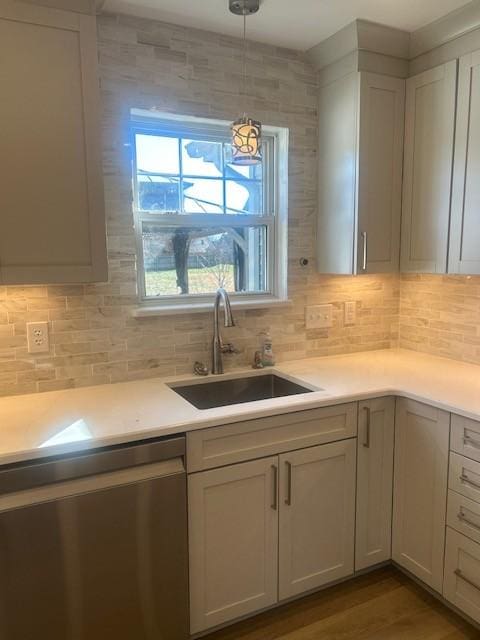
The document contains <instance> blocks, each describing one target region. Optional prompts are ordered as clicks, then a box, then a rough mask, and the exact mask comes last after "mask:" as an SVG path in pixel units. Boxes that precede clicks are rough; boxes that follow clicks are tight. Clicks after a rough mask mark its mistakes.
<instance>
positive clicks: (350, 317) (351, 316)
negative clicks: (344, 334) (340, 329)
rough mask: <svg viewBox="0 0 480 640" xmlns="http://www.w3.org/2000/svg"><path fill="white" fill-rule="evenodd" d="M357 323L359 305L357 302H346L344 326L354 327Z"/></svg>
mask: <svg viewBox="0 0 480 640" xmlns="http://www.w3.org/2000/svg"><path fill="white" fill-rule="evenodd" d="M356 322H357V303H356V302H354V301H353V302H345V317H344V324H345V325H352V324H355V323H356Z"/></svg>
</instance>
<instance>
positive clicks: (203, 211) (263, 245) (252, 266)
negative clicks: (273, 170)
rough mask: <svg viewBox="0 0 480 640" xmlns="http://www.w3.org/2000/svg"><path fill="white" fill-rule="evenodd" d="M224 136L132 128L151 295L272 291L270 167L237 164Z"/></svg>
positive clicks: (146, 278) (146, 276) (146, 279)
mask: <svg viewBox="0 0 480 640" xmlns="http://www.w3.org/2000/svg"><path fill="white" fill-rule="evenodd" d="M227 136H228V130H227V131H225V135H224V136H223V137H222V136H219V135H218V133H217V134H216V135H209V134H208V132H206V133H205V134H204V135H198V134H195V135H193V134H192V133H189V135H184V134H183V133H179V134H177V135H175V134H173V133H171V132H170V131H163V130H162V129H161V128H159V129H158V130H157V129H156V128H155V129H153V128H142V127H138V128H135V130H134V139H135V164H136V166H135V185H136V189H135V199H136V202H135V205H136V211H137V224H138V225H139V228H140V233H141V242H142V247H143V269H144V282H145V296H146V297H159V296H178V295H180V296H182V295H202V294H208V293H211V292H214V291H215V290H216V289H217V288H218V287H224V288H225V289H227V290H228V291H230V292H233V293H235V292H237V293H241V292H245V293H261V292H265V291H267V288H268V268H267V264H268V255H267V253H268V251H267V248H268V236H269V233H270V224H271V219H270V218H269V216H268V215H266V210H267V209H266V206H265V205H266V197H265V193H266V191H265V182H264V174H265V167H264V165H263V164H262V163H260V164H256V165H253V166H234V165H233V164H232V163H231V157H232V156H231V147H230V144H229V142H228V137H227Z"/></svg>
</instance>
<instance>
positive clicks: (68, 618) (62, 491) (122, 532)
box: [0, 438, 188, 640]
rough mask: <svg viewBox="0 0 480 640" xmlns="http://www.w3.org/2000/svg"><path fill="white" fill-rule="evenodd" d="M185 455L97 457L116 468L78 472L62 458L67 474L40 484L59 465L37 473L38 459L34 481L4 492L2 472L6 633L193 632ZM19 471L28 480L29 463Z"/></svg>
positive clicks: (125, 637)
mask: <svg viewBox="0 0 480 640" xmlns="http://www.w3.org/2000/svg"><path fill="white" fill-rule="evenodd" d="M176 440H179V439H178V438H177V439H176ZM144 446H145V445H144ZM147 446H148V445H147ZM134 449H135V448H134V447H130V448H129V450H130V451H134ZM117 451H118V450H117ZM105 453H107V454H108V453H109V452H108V451H107V452H105ZM113 453H117V452H113ZM122 453H123V455H124V454H125V452H122ZM101 455H103V454H101ZM133 458H136V459H137V460H138V459H139V456H138V455H136V454H135V451H134V454H133ZM140 458H142V456H140ZM147 458H148V456H147ZM106 460H111V458H108V455H107V456H106ZM183 461H184V458H183V457H181V456H179V457H176V458H174V459H169V460H159V461H150V460H149V461H148V463H146V464H143V465H140V466H133V467H131V468H123V467H122V465H123V463H122V464H120V465H119V466H120V468H116V467H115V464H113V466H112V465H111V464H110V465H102V464H100V465H99V469H100V470H101V469H102V468H109V471H108V472H106V473H98V474H97V475H93V476H91V475H89V476H82V477H76V475H78V473H75V472H74V473H72V474H68V473H65V470H66V469H68V468H71V467H69V465H68V462H69V461H68V460H67V461H65V460H61V461H60V462H59V464H60V466H59V469H60V475H61V476H65V475H66V476H67V477H69V479H68V480H67V481H61V482H57V483H53V484H45V485H40V486H38V478H37V476H39V475H40V476H42V475H44V476H45V477H47V476H48V477H50V476H51V475H52V474H53V475H55V474H56V473H57V471H56V470H55V469H52V468H51V467H49V466H48V465H43V472H46V473H40V474H39V472H38V468H37V467H36V466H35V469H33V473H32V474H31V475H32V477H34V478H36V480H35V483H34V486H32V487H31V488H28V489H23V490H21V491H14V492H10V493H3V494H2V493H1V489H2V482H1V478H0V638H1V639H2V640H110V639H111V640H184V639H185V638H187V637H188V543H187V502H186V500H187V499H186V476H185V468H184V464H183ZM102 462H103V461H102ZM92 463H93V467H95V456H94V454H92V456H89V463H88V464H87V465H86V466H87V467H88V468H92ZM52 464H53V465H54V464H55V463H52ZM72 464H73V469H74V470H75V469H76V470H77V472H78V469H79V468H80V469H81V468H82V465H83V466H85V465H84V461H83V460H80V463H79V459H78V458H76V459H75V460H72ZM112 468H113V469H114V470H111V469H112ZM12 471H13V472H14V482H13V484H15V483H17V482H18V483H19V485H21V486H24V485H25V484H27V485H28V479H26V474H27V475H28V472H29V469H28V467H26V468H22V469H20V471H21V472H22V473H19V470H18V469H13V470H12ZM15 474H16V475H15ZM0 475H2V474H0ZM5 480H6V484H7V485H8V483H9V481H10V483H11V480H12V478H11V477H10V478H8V477H7V476H5Z"/></svg>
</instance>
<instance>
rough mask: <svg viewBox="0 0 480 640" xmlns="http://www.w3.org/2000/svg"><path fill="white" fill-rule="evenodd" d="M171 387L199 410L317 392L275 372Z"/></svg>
mask: <svg viewBox="0 0 480 640" xmlns="http://www.w3.org/2000/svg"><path fill="white" fill-rule="evenodd" d="M170 387H171V389H172V390H173V391H175V393H178V395H180V396H182V398H184V399H185V400H187V401H188V402H190V404H193V406H194V407H196V408H197V409H213V408H215V407H225V406H228V405H231V404H241V403H242V402H255V401H257V400H269V399H272V398H282V397H284V396H294V395H299V394H301V393H312V392H313V391H314V389H309V388H307V387H304V386H302V385H301V384H299V383H297V382H293V381H291V380H288V379H287V378H282V377H281V376H279V375H277V374H275V373H268V374H261V375H253V376H246V377H244V378H230V379H227V380H214V381H212V382H200V383H198V384H186V385H179V386H177V385H171V386H170Z"/></svg>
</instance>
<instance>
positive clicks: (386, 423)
mask: <svg viewBox="0 0 480 640" xmlns="http://www.w3.org/2000/svg"><path fill="white" fill-rule="evenodd" d="M394 431H395V398H389V397H387V398H378V399H375V400H366V401H364V402H360V403H359V407H358V454H357V518H356V539H355V570H356V571H361V570H363V569H367V568H368V567H372V566H374V565H376V564H379V563H381V562H385V561H387V560H389V559H390V558H391V554H392V548H391V547H392V545H391V540H392V491H393V447H394Z"/></svg>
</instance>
